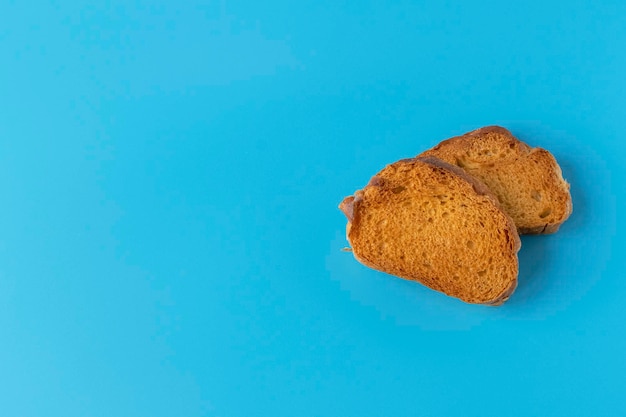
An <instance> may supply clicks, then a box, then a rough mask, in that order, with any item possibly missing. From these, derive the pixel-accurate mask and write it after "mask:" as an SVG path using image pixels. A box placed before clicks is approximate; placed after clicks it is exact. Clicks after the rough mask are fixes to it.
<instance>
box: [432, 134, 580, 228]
mask: <svg viewBox="0 0 626 417" xmlns="http://www.w3.org/2000/svg"><path fill="white" fill-rule="evenodd" d="M420 156H434V157H437V158H439V159H441V160H443V161H445V162H448V163H450V164H453V165H456V166H458V167H460V168H462V169H464V170H465V171H466V172H467V173H468V174H469V175H471V176H473V177H474V178H477V179H479V180H480V181H482V182H484V183H485V184H486V185H487V187H489V189H490V190H491V191H492V192H493V193H494V194H495V196H496V197H497V199H498V201H499V202H500V204H501V206H502V208H503V209H504V211H505V212H506V213H507V214H509V216H511V218H512V219H513V221H514V222H515V225H516V227H517V229H518V232H519V233H528V234H540V233H554V232H556V231H557V230H558V229H559V227H560V226H561V224H563V222H564V221H565V220H567V218H568V217H569V215H570V214H571V213H572V198H571V195H570V192H569V184H568V183H567V182H566V181H565V180H564V179H563V175H562V172H561V168H560V166H559V164H558V163H557V161H556V159H555V158H554V156H553V155H552V154H551V153H550V152H548V151H547V150H545V149H541V148H531V147H530V146H528V145H527V144H525V143H524V142H522V141H520V140H518V139H517V138H515V137H514V136H513V135H512V134H511V132H509V131H508V130H507V129H505V128H503V127H500V126H488V127H484V128H481V129H477V130H474V131H472V132H469V133H466V134H464V135H462V136H457V137H454V138H451V139H447V140H444V141H443V142H441V143H439V144H438V145H437V146H435V147H434V148H432V149H430V150H428V151H426V152H424V153H422V154H421V155H420Z"/></svg>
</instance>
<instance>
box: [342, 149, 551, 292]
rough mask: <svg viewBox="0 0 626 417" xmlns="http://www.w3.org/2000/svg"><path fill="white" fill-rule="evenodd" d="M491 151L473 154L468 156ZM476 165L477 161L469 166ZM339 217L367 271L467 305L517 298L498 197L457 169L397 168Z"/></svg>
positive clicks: (514, 248) (512, 232) (510, 232)
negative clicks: (344, 221)
mask: <svg viewBox="0 0 626 417" xmlns="http://www.w3.org/2000/svg"><path fill="white" fill-rule="evenodd" d="M511 143H513V146H522V145H521V144H519V143H517V142H511ZM489 149H491V148H489V147H488V146H487V147H485V148H484V149H483V148H480V149H479V148H476V149H474V148H472V150H471V152H470V153H469V155H480V152H486V151H487V150H489ZM494 149H495V148H494ZM509 149H512V148H509ZM511 152H512V151H511ZM542 158H543V157H542ZM512 159H514V158H512ZM475 160H481V159H480V157H479V156H476V157H472V158H470V159H468V161H472V162H470V163H475V162H473V161H475ZM481 161H482V160H481ZM544 195H545V194H542V198H543V196H544ZM531 200H533V201H536V200H535V199H534V198H531ZM502 205H503V206H505V204H504V203H503V204H502ZM340 209H341V210H342V211H343V212H344V213H345V215H346V217H347V218H348V225H347V238H348V241H349V242H350V245H351V247H352V251H353V254H354V256H355V258H356V259H357V260H359V261H360V262H362V263H363V264H365V265H367V266H370V267H372V268H375V269H377V270H380V271H383V272H386V273H389V274H392V275H396V276H399V277H402V278H405V279H410V280H416V281H419V282H421V283H422V284H424V285H426V286H428V287H430V288H432V289H434V290H437V291H441V292H443V293H445V294H448V295H450V296H453V297H456V298H459V299H461V300H463V301H465V302H468V303H481V304H501V303H502V302H504V301H506V299H508V297H509V296H510V295H511V294H512V293H513V291H514V290H515V287H516V285H517V275H518V259H517V252H518V250H519V248H520V240H519V236H518V234H517V230H516V228H515V225H514V224H513V223H512V221H511V219H510V218H509V217H508V216H507V215H506V214H505V213H504V212H503V211H502V209H501V208H500V204H499V203H498V201H497V199H496V197H495V196H494V195H493V194H492V193H491V192H490V191H489V190H488V189H487V188H486V187H484V185H483V184H482V183H480V182H479V181H477V180H476V179H475V178H472V177H470V176H468V175H467V174H465V173H464V171H463V170H461V169H459V168H457V167H456V166H452V165H450V164H448V163H445V162H443V161H441V160H439V159H436V158H414V159H408V160H401V161H398V162H396V163H393V164H391V165H388V166H387V167H385V168H384V169H383V170H382V171H380V172H379V173H378V174H377V175H376V176H374V177H373V178H372V179H371V181H370V182H369V184H368V185H367V186H366V187H365V188H364V189H363V190H360V191H357V192H356V193H355V194H354V196H350V197H346V198H345V199H344V201H343V202H342V203H341V205H340ZM552 210H553V211H554V210H556V208H552ZM553 216H554V213H553V212H550V213H548V214H545V215H544V219H546V218H547V219H552V218H554V217H553Z"/></svg>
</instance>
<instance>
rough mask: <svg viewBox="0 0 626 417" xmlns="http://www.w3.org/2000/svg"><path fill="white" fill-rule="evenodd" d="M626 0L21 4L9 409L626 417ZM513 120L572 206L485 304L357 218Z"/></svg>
mask: <svg viewBox="0 0 626 417" xmlns="http://www.w3.org/2000/svg"><path fill="white" fill-rule="evenodd" d="M625 19H626V3H625V2H623V1H604V2H602V1H600V2H598V1H567V2H565V1H528V2H518V3H515V4H511V3H510V2H497V1H483V2H477V1H463V2H453V1H441V2H426V1H421V2H409V1H400V2H396V3H395V4H387V5H384V6H383V5H380V4H379V3H378V2H373V1H361V2H347V1H306V0H305V1H299V2H289V1H272V2H251V1H222V2H218V1H208V2H206V1H205V2H192V1H186V2H173V1H172V2H164V1H117V0H111V1H106V2H97V3H96V2H84V3H79V2H73V1H69V2H68V1H19V2H18V1H6V0H5V1H2V2H1V3H0V57H1V58H0V59H1V61H0V196H1V199H0V201H1V202H0V214H1V215H0V414H2V415H3V416H47V417H50V416H64V417H71V416H151V417H154V416H216V417H217V416H219V417H236V416H242V417H243V416H246V417H247V416H272V417H281V416H361V417H365V416H450V415H464V416H501V415H508V416H528V415H542V416H563V415H567V416H589V415H624V414H626V401H625V400H624V398H625V395H626V354H625V353H624V352H625V351H626V307H625V303H624V300H625V299H626V282H625V280H624V270H625V266H626V265H624V255H623V251H624V248H625V245H624V238H623V236H624V232H625V231H624V223H623V221H622V219H621V217H618V213H621V212H622V210H623V209H624V193H623V183H624V181H625V180H626V178H625V174H624V168H623V155H624V154H625V151H626V146H625V145H624V143H625V142H624V138H626V111H625V109H626V77H625V74H626V48H624V45H625V44H626V25H625V24H624V21H625ZM489 124H501V125H504V126H506V127H508V128H510V129H511V130H512V131H513V132H514V133H515V134H516V135H518V136H519V137H521V138H522V139H524V140H525V141H527V142H528V143H530V144H531V145H533V146H541V147H545V148H547V149H549V150H551V151H552V152H553V153H554V154H555V155H556V157H557V159H558V160H559V162H560V163H561V165H562V167H563V171H564V174H565V177H566V178H567V179H568V180H569V181H570V182H571V191H572V195H573V199H574V214H573V215H572V217H571V218H570V220H569V221H568V222H567V223H566V224H565V225H564V226H563V227H562V228H561V230H560V231H559V233H558V234H556V235H553V236H545V237H524V238H523V247H522V249H521V252H520V254H519V257H520V263H521V267H520V277H519V279H520V284H519V287H518V290H517V292H516V293H515V294H514V296H513V297H512V298H511V300H510V301H509V302H508V303H507V304H506V305H504V306H502V307H500V308H489V307H483V306H471V305H466V304H463V303H461V302H459V301H457V300H455V299H452V298H448V297H445V296H443V295H440V294H438V293H435V292H433V291H430V290H428V289H425V288H423V287H421V286H420V285H418V284H415V283H411V282H407V281H403V280H399V279H395V278H391V277H389V276H386V275H384V274H381V273H378V272H375V271H372V270H369V269H367V268H365V267H363V266H362V265H360V264H359V263H357V262H356V261H355V260H354V259H353V257H352V256H351V255H350V254H349V253H345V252H341V251H340V249H341V248H342V247H344V246H346V241H345V236H344V228H345V219H344V217H343V215H342V214H341V213H340V212H339V210H337V205H338V203H339V202H340V201H341V199H342V198H343V197H344V196H345V195H349V194H352V192H353V191H354V190H356V189H358V188H361V187H362V186H363V185H364V184H365V183H367V181H368V180H369V178H370V177H371V176H372V175H373V174H374V173H375V172H377V171H378V170H379V169H380V168H382V167H383V166H384V165H385V164H387V163H390V162H392V161H395V160H397V159H400V158H404V157H410V156H414V155H416V154H417V153H419V152H421V151H422V150H424V149H426V148H429V147H431V146H433V145H435V144H436V143H437V142H438V141H440V140H442V139H444V138H447V137H450V136H453V135H457V134H461V133H464V132H466V131H468V130H471V129H474V128H477V127H480V126H484V125H489Z"/></svg>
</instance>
